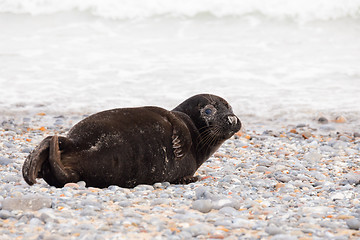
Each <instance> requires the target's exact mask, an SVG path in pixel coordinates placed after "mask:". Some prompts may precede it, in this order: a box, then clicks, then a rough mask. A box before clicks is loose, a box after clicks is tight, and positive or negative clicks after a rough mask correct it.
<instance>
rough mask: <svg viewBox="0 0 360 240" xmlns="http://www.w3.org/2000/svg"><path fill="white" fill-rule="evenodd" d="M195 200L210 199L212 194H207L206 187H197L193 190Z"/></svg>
mask: <svg viewBox="0 0 360 240" xmlns="http://www.w3.org/2000/svg"><path fill="white" fill-rule="evenodd" d="M195 196H196V199H212V198H213V194H212V193H210V192H209V190H208V188H207V187H198V188H196V189H195Z"/></svg>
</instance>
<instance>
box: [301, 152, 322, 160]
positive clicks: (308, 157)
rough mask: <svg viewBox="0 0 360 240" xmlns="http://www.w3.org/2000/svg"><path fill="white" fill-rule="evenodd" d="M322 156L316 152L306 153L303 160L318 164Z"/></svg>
mask: <svg viewBox="0 0 360 240" xmlns="http://www.w3.org/2000/svg"><path fill="white" fill-rule="evenodd" d="M322 157H323V156H322V155H321V154H320V153H318V152H308V153H306V154H305V155H304V160H306V161H309V162H318V161H320V160H321V158H322Z"/></svg>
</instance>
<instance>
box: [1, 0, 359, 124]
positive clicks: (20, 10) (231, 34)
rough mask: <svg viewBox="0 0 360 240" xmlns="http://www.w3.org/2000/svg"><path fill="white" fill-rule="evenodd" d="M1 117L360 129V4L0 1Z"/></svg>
mask: <svg viewBox="0 0 360 240" xmlns="http://www.w3.org/2000/svg"><path fill="white" fill-rule="evenodd" d="M0 29H1V31H0V113H1V114H0V115H1V116H2V117H4V116H27V115H29V116H31V115H32V114H36V113H39V112H45V113H47V114H68V115H71V114H75V115H76V114H89V113H93V112H96V111H100V110H105V109H109V108H117V107H134V106H142V105H157V106H161V107H164V108H166V109H172V108H174V107H175V106H176V105H178V104H179V103H180V102H182V101H183V100H185V99H186V98H188V97H190V96H192V95H194V94H198V93H212V94H216V95H219V96H221V97H223V98H225V99H226V100H228V101H229V102H230V104H231V105H232V106H233V108H234V111H235V113H236V114H238V115H239V117H240V118H241V119H242V120H243V121H245V122H252V123H254V122H259V123H275V124H279V123H283V124H286V123H289V122H295V123H299V122H300V123H306V122H308V121H314V119H315V120H316V118H317V117H318V116H320V115H322V114H323V115H326V116H328V118H329V119H334V118H335V117H336V116H339V115H342V116H344V117H345V118H346V119H347V121H348V122H349V123H352V124H353V126H356V127H358V128H359V126H360V125H359V117H360V40H359V39H360V1H359V0H341V1H340V0H302V1H300V0H243V1H240V0H238V1H236V0H89V1H80V0H62V1H56V0H0Z"/></svg>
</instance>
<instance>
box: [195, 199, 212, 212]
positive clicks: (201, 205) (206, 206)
mask: <svg viewBox="0 0 360 240" xmlns="http://www.w3.org/2000/svg"><path fill="white" fill-rule="evenodd" d="M192 208H193V209H195V210H198V211H199V212H202V213H208V212H210V211H211V209H212V203H211V200H209V199H205V200H196V201H194V202H193V203H192Z"/></svg>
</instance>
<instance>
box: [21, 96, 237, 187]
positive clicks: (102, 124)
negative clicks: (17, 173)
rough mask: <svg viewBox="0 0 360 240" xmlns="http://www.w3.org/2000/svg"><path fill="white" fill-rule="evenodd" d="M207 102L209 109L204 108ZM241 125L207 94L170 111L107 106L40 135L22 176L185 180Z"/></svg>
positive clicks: (126, 182) (105, 182)
mask: <svg viewBox="0 0 360 240" xmlns="http://www.w3.org/2000/svg"><path fill="white" fill-rule="evenodd" d="M209 108H211V109H212V110H211V112H212V114H208V112H209V110H207V111H205V110H206V109H209ZM206 112H207V113H206ZM229 116H230V118H229ZM235 118H236V119H235ZM229 119H231V121H230V120H229ZM240 127H241V123H240V121H239V120H238V118H237V117H235V115H234V114H233V112H232V110H231V107H230V106H229V105H228V103H227V102H226V101H225V100H224V99H222V98H220V97H217V96H214V95H209V94H201V95H196V96H193V97H191V98H189V99H187V100H186V101H184V102H183V103H181V104H180V105H179V106H178V107H176V108H175V109H173V110H172V111H167V110H165V109H162V108H158V107H140V108H122V109H113V110H108V111H104V112H100V113H96V114H94V115H91V116H89V117H87V118H85V119H84V120H82V121H80V122H79V123H78V124H76V125H75V126H74V127H73V128H72V129H71V130H70V132H69V133H68V135H67V137H62V136H59V137H58V136H56V135H55V136H49V137H47V138H45V139H44V140H43V141H42V142H41V143H40V144H39V145H38V146H37V147H36V148H35V149H34V151H33V152H32V153H31V154H30V155H29V156H28V157H27V158H26V160H25V162H24V165H23V176H24V179H25V181H26V182H27V183H28V184H29V185H32V184H34V183H36V178H43V179H44V180H45V181H46V182H47V183H48V184H49V185H52V186H56V187H63V186H64V184H66V183H68V182H77V181H80V180H83V181H85V182H86V185H87V186H94V187H107V186H109V185H118V186H121V187H134V186H136V185H138V184H153V183H156V182H164V181H167V182H170V183H189V182H193V181H196V180H197V178H196V177H194V176H193V175H194V173H195V171H196V170H197V169H198V168H199V167H200V166H201V164H202V163H203V162H205V161H206V160H207V159H208V158H209V157H210V156H211V155H212V154H213V153H214V152H215V151H216V150H217V149H218V148H219V147H220V145H221V144H222V143H223V142H224V141H225V140H226V139H228V138H230V137H231V136H232V135H233V134H234V133H235V132H237V131H238V130H239V129H240Z"/></svg>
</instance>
